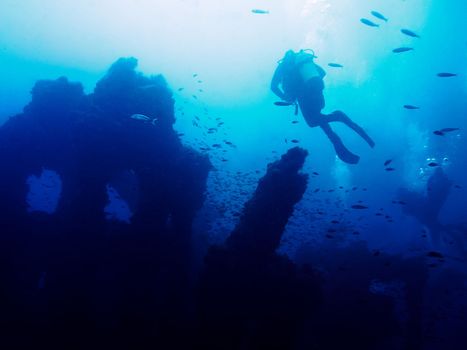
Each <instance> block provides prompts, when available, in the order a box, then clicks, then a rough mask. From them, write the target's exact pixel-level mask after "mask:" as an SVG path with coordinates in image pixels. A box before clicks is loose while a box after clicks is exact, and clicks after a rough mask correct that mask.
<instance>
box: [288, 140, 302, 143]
mask: <svg viewBox="0 0 467 350" xmlns="http://www.w3.org/2000/svg"><path fill="white" fill-rule="evenodd" d="M290 142H292V143H299V142H300V141H298V140H297V139H293V140H290Z"/></svg>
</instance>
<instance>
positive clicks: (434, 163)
mask: <svg viewBox="0 0 467 350" xmlns="http://www.w3.org/2000/svg"><path fill="white" fill-rule="evenodd" d="M428 166H431V167H435V166H439V164H438V163H436V162H431V163H428Z"/></svg>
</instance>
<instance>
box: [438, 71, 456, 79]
mask: <svg viewBox="0 0 467 350" xmlns="http://www.w3.org/2000/svg"><path fill="white" fill-rule="evenodd" d="M436 75H437V76H438V77H440V78H450V77H456V76H457V74H455V73H447V72H442V73H438V74H436Z"/></svg>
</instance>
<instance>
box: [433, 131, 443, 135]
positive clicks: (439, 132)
mask: <svg viewBox="0 0 467 350" xmlns="http://www.w3.org/2000/svg"><path fill="white" fill-rule="evenodd" d="M433 134H435V135H438V136H444V132H442V131H440V130H435V131H433Z"/></svg>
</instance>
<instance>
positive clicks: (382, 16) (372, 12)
mask: <svg viewBox="0 0 467 350" xmlns="http://www.w3.org/2000/svg"><path fill="white" fill-rule="evenodd" d="M370 13H371V14H372V15H373V16H375V17H376V18H379V19H381V20H383V21H385V22H387V21H388V19H387V18H386V17H384V15H383V14H381V13H379V12H377V11H371V12H370Z"/></svg>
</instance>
